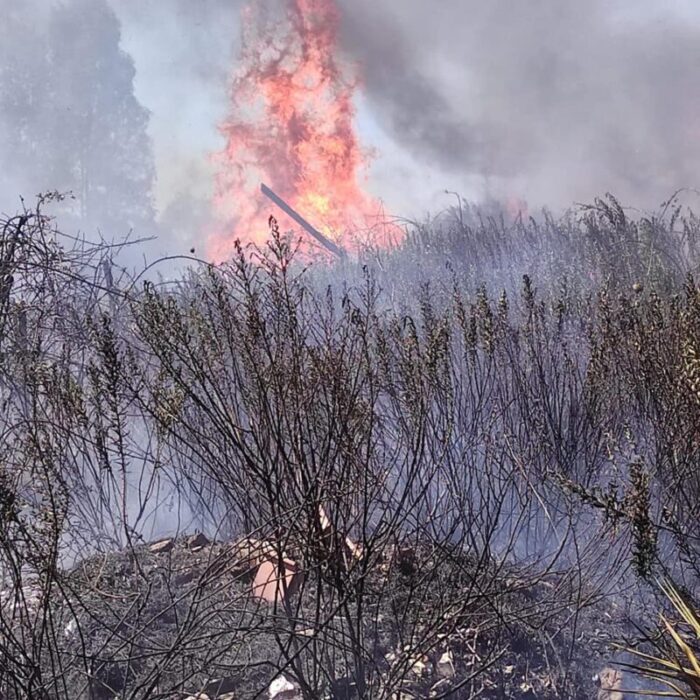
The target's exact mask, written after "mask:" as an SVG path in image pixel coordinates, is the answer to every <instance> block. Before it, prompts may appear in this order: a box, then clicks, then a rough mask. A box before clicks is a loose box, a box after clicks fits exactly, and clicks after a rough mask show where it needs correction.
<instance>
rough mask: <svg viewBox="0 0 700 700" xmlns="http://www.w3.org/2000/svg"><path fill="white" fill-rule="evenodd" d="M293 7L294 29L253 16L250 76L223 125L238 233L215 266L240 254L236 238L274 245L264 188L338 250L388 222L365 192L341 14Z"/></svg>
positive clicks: (288, 21) (289, 5)
mask: <svg viewBox="0 0 700 700" xmlns="http://www.w3.org/2000/svg"><path fill="white" fill-rule="evenodd" d="M285 7H286V16H285V17H284V19H279V18H277V17H275V16H273V15H272V14H271V13H270V12H269V11H268V10H266V9H265V8H264V7H263V6H260V5H259V4H256V5H253V4H250V5H248V6H247V7H246V8H245V9H244V11H243V20H244V25H243V47H242V53H241V66H242V67H241V70H240V71H239V73H238V74H237V75H236V77H235V79H234V81H233V84H232V88H231V101H232V110H231V113H230V114H229V117H228V118H227V120H226V121H225V122H224V124H222V125H221V132H222V133H223V135H224V136H225V138H226V148H225V150H224V151H223V153H221V154H220V162H221V175H220V178H219V196H218V204H219V206H220V207H221V208H222V209H223V210H224V212H226V214H228V215H231V214H232V215H233V219H234V224H233V228H232V230H230V231H228V232H226V233H225V234H222V235H220V236H219V237H217V238H216V239H214V240H213V241H211V243H210V251H211V254H212V255H213V256H214V257H215V258H225V257H227V255H228V254H230V253H231V251H232V242H233V240H234V238H241V239H244V240H248V241H255V242H261V241H263V240H265V237H266V236H267V230H266V228H265V221H266V220H267V217H266V216H265V211H266V210H265V206H266V203H265V200H264V199H263V198H262V197H261V196H260V194H259V192H258V187H259V184H260V182H261V181H262V182H266V183H268V184H269V185H270V187H271V188H272V189H273V190H274V191H275V192H277V193H278V194H279V195H280V196H281V197H282V198H283V199H284V200H286V201H287V202H289V204H290V205H291V206H292V208H294V209H296V210H297V211H298V212H299V213H300V214H301V215H302V216H305V217H307V218H308V219H309V220H310V221H312V222H313V223H314V224H315V225H316V226H317V227H318V228H319V229H320V230H321V232H322V233H323V234H324V235H325V236H327V237H329V238H330V239H332V240H334V241H336V242H340V241H341V239H343V238H347V236H348V229H349V228H350V227H351V226H353V227H360V228H367V226H368V223H370V222H371V220H372V218H374V219H375V220H376V218H377V215H378V214H379V212H380V204H379V203H378V202H377V201H376V200H374V199H373V198H372V197H370V196H369V195H368V194H367V193H366V192H365V191H364V190H363V188H362V183H361V178H362V172H363V170H364V168H366V166H367V164H368V160H369V153H368V152H367V151H365V150H363V149H362V147H361V145H360V143H359V140H358V136H357V133H356V131H355V127H354V124H353V119H354V116H355V107H354V104H353V97H354V94H355V91H356V90H357V88H358V86H359V77H358V71H357V69H356V67H355V66H353V65H349V64H348V63H346V62H343V61H342V60H341V59H339V58H338V46H337V44H338V25H339V12H338V9H337V8H336V6H335V3H334V2H333V0H289V1H288V2H286V4H285ZM398 233H399V232H398V231H397V230H396V228H395V227H391V226H382V227H380V230H379V231H377V230H375V231H373V232H372V241H373V243H375V244H377V245H384V244H387V243H388V242H389V241H390V239H392V237H393V238H394V239H395V238H396V237H397V235H398Z"/></svg>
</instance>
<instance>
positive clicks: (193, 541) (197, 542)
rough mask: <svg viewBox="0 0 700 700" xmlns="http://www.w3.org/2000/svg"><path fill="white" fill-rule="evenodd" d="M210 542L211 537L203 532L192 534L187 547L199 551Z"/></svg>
mask: <svg viewBox="0 0 700 700" xmlns="http://www.w3.org/2000/svg"><path fill="white" fill-rule="evenodd" d="M208 544H209V538H208V537H207V536H206V535H203V534H202V533H201V532H197V533H195V534H194V535H190V536H189V537H188V538H187V541H186V542H185V545H186V547H187V549H191V550H192V551H193V552H198V551H199V550H200V549H202V548H204V547H206V546H207V545H208Z"/></svg>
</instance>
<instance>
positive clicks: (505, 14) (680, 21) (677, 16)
mask: <svg viewBox="0 0 700 700" xmlns="http://www.w3.org/2000/svg"><path fill="white" fill-rule="evenodd" d="M341 5H342V9H343V24H342V34H343V45H344V48H345V50H346V51H347V52H348V53H349V54H350V56H351V57H352V58H353V59H355V60H357V61H359V62H360V64H361V66H362V67H363V73H364V79H365V87H366V91H367V95H368V100H369V103H370V105H371V109H372V110H373V111H374V112H375V114H376V116H377V119H378V120H379V121H380V122H381V124H382V125H383V126H384V127H385V128H386V129H387V131H388V133H389V134H390V135H391V136H392V137H393V138H394V139H395V140H396V141H398V142H399V143H400V144H402V145H403V146H404V147H406V148H407V149H409V150H410V151H411V152H412V153H413V154H414V155H415V157H416V159H417V160H418V161H419V162H420V161H422V162H426V163H430V164H431V165H432V166H433V167H437V168H439V169H441V170H442V171H444V173H445V183H446V185H449V179H450V175H452V176H453V177H458V176H460V175H464V174H465V173H471V174H478V175H480V176H481V177H482V178H483V182H484V186H485V187H486V188H490V189H491V190H492V191H495V193H499V194H514V195H521V196H525V197H527V198H528V199H530V200H531V201H533V202H536V203H548V204H554V205H557V204H561V205H568V204H570V203H572V202H573V201H574V200H590V198H591V197H593V196H596V195H599V194H602V193H604V192H605V191H612V192H613V193H616V194H617V195H618V196H619V197H620V199H622V200H623V201H624V202H625V203H630V204H635V205H639V206H643V207H648V208H651V207H654V206H655V205H657V204H658V203H659V202H660V201H661V200H662V199H664V198H665V197H667V196H668V195H669V194H670V193H671V192H672V191H673V190H675V189H676V188H680V187H696V186H698V185H699V184H700V172H699V166H700V81H698V77H697V67H698V66H700V7H698V6H697V5H696V6H694V5H692V4H691V3H682V2H675V3H674V2H669V3H664V4H663V6H662V5H661V4H660V3H651V2H647V3H645V2H622V1H621V0H620V1H618V2H610V1H609V0H591V1H589V2H585V3H582V2H580V1H579V0H533V1H532V2H527V3H525V2H514V1H513V0H490V1H489V2H483V0H441V1H440V2H439V3H436V2H434V1H431V0H412V1H411V2H405V3H391V2H379V3H378V2H375V1H374V0H341Z"/></svg>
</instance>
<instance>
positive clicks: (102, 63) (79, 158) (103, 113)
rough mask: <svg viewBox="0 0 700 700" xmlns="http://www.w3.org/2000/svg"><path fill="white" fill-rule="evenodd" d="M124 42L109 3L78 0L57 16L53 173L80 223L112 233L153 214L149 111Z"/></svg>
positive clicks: (52, 44) (52, 26)
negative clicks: (137, 94)
mask: <svg viewBox="0 0 700 700" xmlns="http://www.w3.org/2000/svg"><path fill="white" fill-rule="evenodd" d="M120 39H121V35H120V25H119V21H118V19H117V17H116V15H115V14H114V12H113V10H112V9H111V8H110V7H109V5H108V4H107V2H106V0H73V2H70V3H69V4H64V5H61V6H58V7H57V8H56V9H54V11H53V13H52V16H51V18H50V22H49V31H48V59H49V64H50V68H49V77H50V92H49V99H48V103H49V104H50V107H51V111H52V115H51V117H50V119H49V133H50V137H51V147H50V149H48V153H49V162H48V171H49V173H50V175H51V177H52V181H54V182H55V183H56V185H55V186H56V187H57V188H58V189H69V190H72V191H73V193H74V195H75V197H76V200H75V209H74V214H76V215H78V216H79V218H80V221H81V222H82V223H83V224H84V225H86V226H100V227H101V228H102V229H103V231H104V229H105V228H107V229H111V230H109V231H104V232H105V233H107V234H108V235H114V234H117V233H122V232H124V229H125V228H127V229H128V228H137V229H142V228H143V227H145V226H149V225H150V224H152V222H153V219H154V211H153V203H152V190H153V184H154V180H155V167H154V160H153V152H152V146H151V142H150V138H149V136H148V132H147V128H148V122H149V113H148V111H147V110H146V109H144V107H143V106H142V105H141V104H140V103H139V102H138V100H137V99H136V97H135V95H134V75H135V70H134V65H133V61H132V59H131V58H130V56H128V55H127V54H126V53H125V52H124V51H123V50H122V49H121V48H120Z"/></svg>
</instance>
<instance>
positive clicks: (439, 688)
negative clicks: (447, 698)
mask: <svg viewBox="0 0 700 700" xmlns="http://www.w3.org/2000/svg"><path fill="white" fill-rule="evenodd" d="M451 687H452V681H451V680H450V679H449V678H441V679H440V680H439V681H438V682H437V683H436V684H435V685H433V686H432V687H431V688H430V697H431V698H435V697H437V696H438V695H444V694H445V693H446V692H447V691H448V690H449V689H450V688H451Z"/></svg>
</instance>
